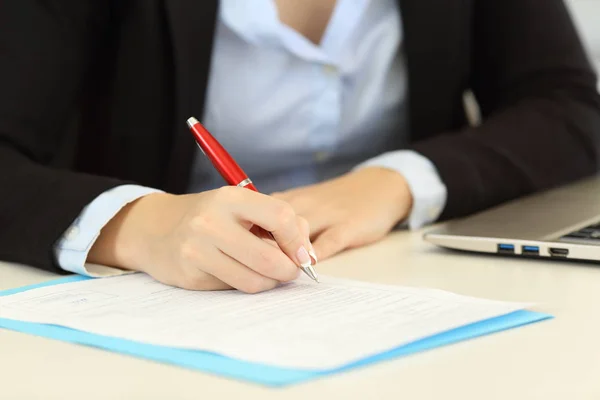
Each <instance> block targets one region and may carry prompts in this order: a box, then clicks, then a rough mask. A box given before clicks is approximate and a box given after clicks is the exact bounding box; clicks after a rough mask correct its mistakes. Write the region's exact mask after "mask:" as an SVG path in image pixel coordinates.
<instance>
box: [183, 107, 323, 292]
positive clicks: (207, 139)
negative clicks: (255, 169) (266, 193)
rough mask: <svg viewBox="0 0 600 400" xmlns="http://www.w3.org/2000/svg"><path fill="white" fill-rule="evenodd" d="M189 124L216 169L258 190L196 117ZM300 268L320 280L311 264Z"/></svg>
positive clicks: (234, 181)
mask: <svg viewBox="0 0 600 400" xmlns="http://www.w3.org/2000/svg"><path fill="white" fill-rule="evenodd" d="M187 124H188V126H189V128H190V131H191V132H192V135H194V139H196V143H197V144H198V147H200V150H202V152H203V153H204V155H205V156H206V157H207V158H208V159H209V160H210V162H211V163H212V165H213V166H214V167H215V169H216V170H217V171H218V172H219V174H220V175H221V176H222V177H223V179H225V181H226V182H227V183H228V184H229V185H232V186H240V187H245V188H248V189H250V190H254V191H255V192H258V190H257V189H256V187H255V186H254V184H253V183H252V180H251V179H250V178H249V177H248V175H246V173H245V172H244V171H243V170H242V168H241V167H240V166H239V165H238V164H237V163H236V162H235V160H234V159H233V157H231V156H230V155H229V153H228V152H227V151H226V150H225V149H224V148H223V146H221V144H220V143H219V142H218V141H217V139H215V138H214V137H213V135H211V134H210V132H209V131H208V130H207V129H206V128H205V127H204V126H202V124H201V123H200V122H198V120H197V119H196V118H194V117H191V118H189V119H188V120H187ZM300 268H301V269H302V271H304V273H305V274H306V275H308V276H309V277H310V278H311V279H313V280H314V281H316V282H319V278H318V277H317V273H316V272H315V270H314V268H313V267H312V265H311V264H306V265H301V266H300Z"/></svg>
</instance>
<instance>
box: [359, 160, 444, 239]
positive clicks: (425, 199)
mask: <svg viewBox="0 0 600 400" xmlns="http://www.w3.org/2000/svg"><path fill="white" fill-rule="evenodd" d="M365 167H382V168H388V169H391V170H394V171H396V172H398V173H400V174H402V175H403V176H404V179H406V182H407V183H408V186H409V188H410V192H411V194H412V198H413V206H412V210H411V212H410V215H409V216H408V217H407V219H406V221H405V223H406V224H408V227H409V228H410V229H419V228H421V227H423V226H425V225H427V224H429V223H432V222H434V221H436V220H437V219H438V218H439V216H440V215H441V214H442V212H443V211H444V207H445V206H446V199H447V189H446V185H444V183H443V182H442V180H441V178H440V176H439V174H438V172H437V169H436V168H435V166H434V165H433V163H432V162H431V161H430V160H429V159H428V158H426V157H424V156H422V155H421V154H419V153H417V152H415V151H412V150H397V151H392V152H388V153H384V154H381V155H379V156H377V157H374V158H371V159H369V160H367V161H365V162H363V163H361V164H359V165H358V166H357V167H356V168H355V169H358V168H365Z"/></svg>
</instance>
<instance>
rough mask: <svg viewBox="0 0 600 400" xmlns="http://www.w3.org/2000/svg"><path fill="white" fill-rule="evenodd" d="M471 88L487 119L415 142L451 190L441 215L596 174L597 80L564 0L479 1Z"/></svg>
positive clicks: (599, 133)
mask: <svg viewBox="0 0 600 400" xmlns="http://www.w3.org/2000/svg"><path fill="white" fill-rule="evenodd" d="M474 3H475V9H474V14H473V18H474V19H473V27H472V29H473V34H472V38H473V39H472V40H473V42H472V50H471V57H472V58H471V59H472V65H471V74H470V86H471V89H472V91H473V93H474V95H475V97H476V98H477V101H478V103H479V106H480V109H481V115H482V123H481V124H480V125H479V126H476V127H468V128H466V129H464V130H462V131H460V132H447V133H444V134H441V135H437V136H435V137H433V138H431V139H427V140H425V141H422V142H418V143H416V144H415V146H414V149H415V150H416V151H418V152H420V153H421V154H423V155H424V156H426V157H428V158H429V159H430V160H431V161H432V162H433V163H434V165H435V166H436V168H437V169H438V171H439V173H440V176H441V179H442V180H443V181H444V183H445V184H446V186H447V190H448V199H447V203H446V207H445V210H444V212H443V213H442V215H441V217H440V218H441V219H448V218H454V217H459V216H464V215H466V214H470V213H473V212H476V211H480V210H482V209H485V208H488V207H490V206H494V205H497V204H499V203H501V202H504V201H507V200H511V199H514V198H517V197H520V196H523V195H526V194H529V193H532V192H535V191H539V190H542V189H548V188H550V187H553V186H556V185H560V184H565V183H568V182H571V181H574V180H577V179H579V178H583V177H585V176H588V175H591V174H593V173H595V172H596V171H597V169H598V163H599V155H600V97H599V95H598V91H597V88H596V76H595V74H594V72H593V69H592V67H591V65H590V63H589V60H588V59H587V56H586V54H585V52H584V49H583V47H582V44H581V42H580V38H579V37H578V33H577V31H576V29H575V28H574V25H573V22H572V20H571V18H570V15H569V13H568V11H567V9H566V7H565V5H564V3H563V0H474Z"/></svg>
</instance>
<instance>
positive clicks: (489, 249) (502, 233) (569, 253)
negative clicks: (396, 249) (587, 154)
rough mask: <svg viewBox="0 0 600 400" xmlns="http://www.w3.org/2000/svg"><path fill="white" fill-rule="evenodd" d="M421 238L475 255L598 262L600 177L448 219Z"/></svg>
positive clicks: (599, 250) (599, 255)
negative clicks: (458, 217) (460, 217)
mask: <svg viewBox="0 0 600 400" xmlns="http://www.w3.org/2000/svg"><path fill="white" fill-rule="evenodd" d="M424 239H425V240H426V241H428V242H430V243H433V244H434V245H437V246H440V247H443V248H448V249H455V250H463V251H472V252H478V253H492V254H501V255H511V256H517V257H535V258H542V259H551V258H553V259H571V260H585V261H600V176H594V177H591V178H587V179H583V180H581V181H577V182H575V183H572V184H569V185H566V186H562V187H558V188H554V189H551V190H548V191H544V192H540V193H537V194H534V195H531V196H528V197H524V198H521V199H518V200H514V201H511V202H507V203H504V204H502V205H500V206H497V207H494V208H491V209H488V210H485V211H483V212H479V213H477V214H474V215H472V216H469V217H466V218H462V219H457V220H452V221H450V222H447V223H445V224H442V225H441V226H440V227H439V228H434V229H432V230H430V231H428V232H426V233H425V235H424Z"/></svg>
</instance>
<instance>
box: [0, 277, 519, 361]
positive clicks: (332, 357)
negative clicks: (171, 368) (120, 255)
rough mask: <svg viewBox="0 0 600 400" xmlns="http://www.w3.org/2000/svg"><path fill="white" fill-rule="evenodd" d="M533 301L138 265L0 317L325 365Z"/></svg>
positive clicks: (11, 306) (5, 300) (60, 289)
mask: <svg viewBox="0 0 600 400" xmlns="http://www.w3.org/2000/svg"><path fill="white" fill-rule="evenodd" d="M526 306H527V305H526V304H520V303H506V302H498V301H490V300H483V299H475V298H470V297H465V296H459V295H455V294H451V293H446V292H442V291H438V290H430V289H416V288H406V287H397V286H384V285H373V284H365V283H359V282H352V281H346V280H336V279H332V278H327V277H323V281H322V283H321V284H317V283H314V282H312V281H309V280H308V279H299V280H298V281H296V282H294V283H291V284H287V285H284V286H282V287H280V288H277V289H274V290H272V291H269V292H265V293H260V294H256V295H247V294H243V293H241V292H237V291H222V292H194V291H186V290H183V289H177V288H173V287H169V286H166V285H163V284H161V283H158V282H156V281H154V280H153V279H151V278H150V277H148V276H147V275H144V274H133V275H125V276H119V277H114V278H103V279H93V280H83V281H79V282H72V283H66V284H62V285H55V286H49V287H42V288H38V289H34V290H29V291H26V292H21V293H17V294H13V295H9V296H4V297H0V318H5V319H9V320H19V321H27V322H36V323H44V324H54V325H60V326H65V327H69V328H73V329H77V330H80V331H86V332H90V333H94V334H99V335H104V336H110V337H117V338H122V339H127V340H131V341H135V342H140V343H145V344H152V345H160V346H166V347H170V348H180V349H195V350H204V351H208V352H212V353H216V354H221V355H225V356H228V357H231V358H234V359H238V360H245V361H248V362H253V363H259V364H263V365H271V366H277V367H285V368H293V369H306V370H326V369H334V368H339V367H342V366H344V365H347V364H350V363H352V362H356V361H358V360H361V359H365V358H367V357H369V356H373V355H376V354H379V353H382V352H385V351H387V350H390V349H393V348H398V347H400V346H402V345H405V344H407V343H410V342H414V341H416V340H418V339H421V338H425V337H429V336H432V335H435V334H437V333H440V332H445V331H449V330H452V329H454V328H457V327H460V326H464V325H467V324H471V323H474V322H477V321H480V320H486V319H489V318H493V317H497V316H500V315H505V314H509V313H512V312H514V311H516V310H520V309H523V308H525V307H526Z"/></svg>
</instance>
